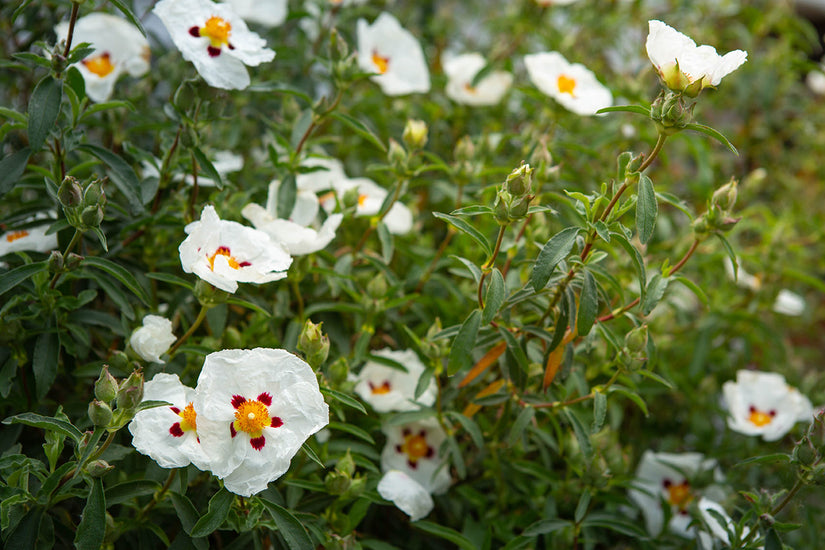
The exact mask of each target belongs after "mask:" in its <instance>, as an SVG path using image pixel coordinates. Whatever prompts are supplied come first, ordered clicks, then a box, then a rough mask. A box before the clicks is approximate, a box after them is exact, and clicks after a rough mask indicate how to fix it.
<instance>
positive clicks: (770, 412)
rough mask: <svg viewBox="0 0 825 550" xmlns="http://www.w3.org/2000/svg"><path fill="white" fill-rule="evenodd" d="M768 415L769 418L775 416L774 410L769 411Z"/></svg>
mask: <svg viewBox="0 0 825 550" xmlns="http://www.w3.org/2000/svg"><path fill="white" fill-rule="evenodd" d="M768 414H769V415H770V416H771V418H773V417H774V416H776V409H771V410H770V411H768Z"/></svg>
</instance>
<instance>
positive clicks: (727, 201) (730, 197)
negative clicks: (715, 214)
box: [711, 178, 739, 211]
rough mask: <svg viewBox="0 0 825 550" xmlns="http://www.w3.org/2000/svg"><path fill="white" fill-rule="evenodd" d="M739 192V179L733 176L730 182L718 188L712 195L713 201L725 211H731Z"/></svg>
mask: <svg viewBox="0 0 825 550" xmlns="http://www.w3.org/2000/svg"><path fill="white" fill-rule="evenodd" d="M738 193H739V190H738V188H737V181H736V180H735V179H734V178H731V179H730V181H729V182H728V183H726V184H725V185H723V186H722V187H720V188H719V189H717V190H716V191H715V192H714V193H713V197H711V203H712V204H713V205H714V206H717V207H719V208H720V209H722V210H724V211H729V210H731V209H732V208H733V206H734V205H735V204H736V197H737V195H738Z"/></svg>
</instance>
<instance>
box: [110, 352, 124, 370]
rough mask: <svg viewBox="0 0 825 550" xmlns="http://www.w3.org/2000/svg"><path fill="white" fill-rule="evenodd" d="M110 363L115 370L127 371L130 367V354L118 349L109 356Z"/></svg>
mask: <svg viewBox="0 0 825 550" xmlns="http://www.w3.org/2000/svg"><path fill="white" fill-rule="evenodd" d="M109 365H111V366H112V367H113V368H114V369H115V370H118V371H125V370H127V369H128V368H129V356H128V355H126V354H125V353H124V352H122V351H120V350H118V351H116V352H114V353H112V355H111V356H110V357H109Z"/></svg>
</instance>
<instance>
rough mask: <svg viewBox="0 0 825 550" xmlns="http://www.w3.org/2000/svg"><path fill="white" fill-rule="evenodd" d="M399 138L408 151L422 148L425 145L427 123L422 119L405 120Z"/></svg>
mask: <svg viewBox="0 0 825 550" xmlns="http://www.w3.org/2000/svg"><path fill="white" fill-rule="evenodd" d="M401 139H402V140H403V141H404V145H406V146H407V147H408V148H409V149H410V151H417V150H419V149H423V148H424V146H425V145H427V123H426V122H424V121H423V120H414V119H409V120H407V125H406V126H404V133H403V134H402V135H401Z"/></svg>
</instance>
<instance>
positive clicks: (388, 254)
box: [378, 222, 395, 264]
mask: <svg viewBox="0 0 825 550" xmlns="http://www.w3.org/2000/svg"><path fill="white" fill-rule="evenodd" d="M378 240H379V241H381V259H383V260H384V263H387V264H388V263H390V260H392V255H393V253H394V252H395V246H394V244H393V237H392V233H390V230H389V229H387V224H385V223H384V222H381V223H379V224H378Z"/></svg>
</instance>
